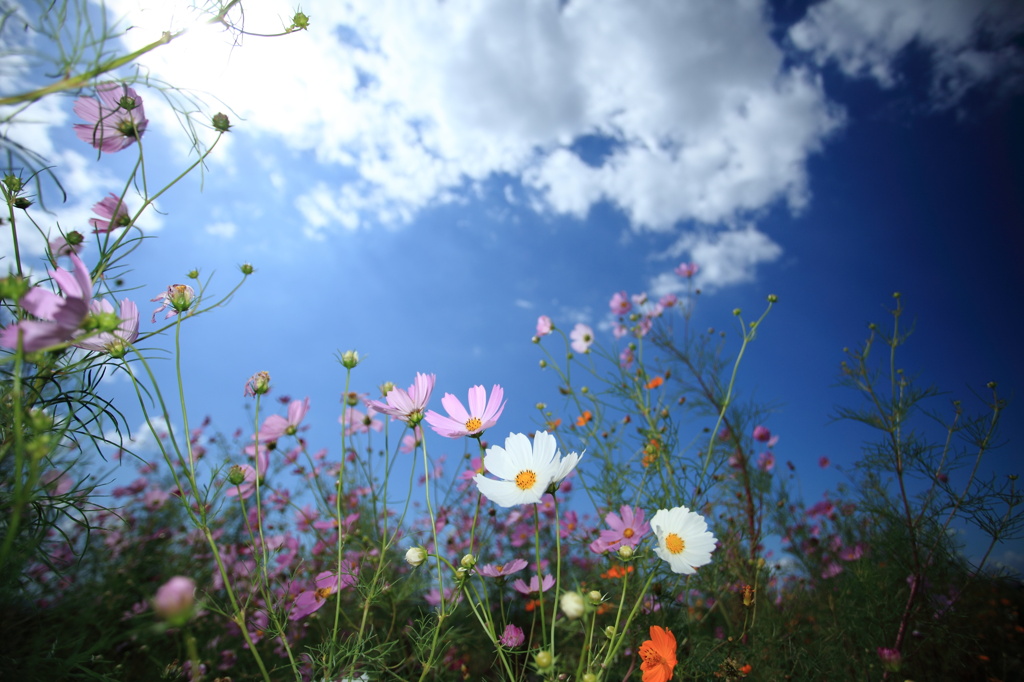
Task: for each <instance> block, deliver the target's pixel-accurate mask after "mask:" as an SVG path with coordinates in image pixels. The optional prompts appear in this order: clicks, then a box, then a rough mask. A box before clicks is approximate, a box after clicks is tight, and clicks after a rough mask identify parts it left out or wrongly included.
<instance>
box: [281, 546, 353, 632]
mask: <svg viewBox="0 0 1024 682" xmlns="http://www.w3.org/2000/svg"><path fill="white" fill-rule="evenodd" d="M344 564H345V567H344V568H343V569H342V576H341V577H340V578H339V577H338V576H337V575H335V574H334V573H332V572H330V571H324V572H323V573H321V574H319V575H318V576H317V577H316V588H315V589H313V590H307V591H305V592H300V593H299V595H298V596H297V597H295V601H294V603H292V611H291V613H289V614H288V619H289V620H299V619H300V618H305V617H306V616H308V615H309V614H311V613H313V612H314V611H316V610H317V609H319V608H320V607H321V606H323V605H324V604H325V603H326V601H327V598H328V597H330V596H331V595H332V594H334V593H335V592H337V591H338V590H340V589H341V588H342V587H351V586H352V585H355V584H356V579H355V567H354V566H352V564H351V563H349V562H347V561H346V562H344Z"/></svg>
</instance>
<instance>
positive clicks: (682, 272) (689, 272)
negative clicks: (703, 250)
mask: <svg viewBox="0 0 1024 682" xmlns="http://www.w3.org/2000/svg"><path fill="white" fill-rule="evenodd" d="M698 270H700V266H699V265H697V264H696V263H680V264H679V265H678V266H677V267H676V269H675V273H676V274H677V275H679V276H680V277H685V278H686V279H690V278H691V277H693V276H694V275H696V274H697V271H698Z"/></svg>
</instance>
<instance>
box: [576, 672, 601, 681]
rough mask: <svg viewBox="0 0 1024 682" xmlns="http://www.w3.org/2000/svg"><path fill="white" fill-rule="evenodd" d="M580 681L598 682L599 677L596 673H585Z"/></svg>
mask: <svg viewBox="0 0 1024 682" xmlns="http://www.w3.org/2000/svg"><path fill="white" fill-rule="evenodd" d="M580 680H581V682H597V675H595V674H594V673H584V675H583V677H581V678H580Z"/></svg>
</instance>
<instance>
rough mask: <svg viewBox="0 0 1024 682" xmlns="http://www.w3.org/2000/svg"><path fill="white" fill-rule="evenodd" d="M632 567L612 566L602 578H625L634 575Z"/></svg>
mask: <svg viewBox="0 0 1024 682" xmlns="http://www.w3.org/2000/svg"><path fill="white" fill-rule="evenodd" d="M632 572H633V567H632V566H612V567H611V568H609V569H608V570H607V571H605V572H604V573H602V574H601V577H602V578H625V577H626V574H627V573H632Z"/></svg>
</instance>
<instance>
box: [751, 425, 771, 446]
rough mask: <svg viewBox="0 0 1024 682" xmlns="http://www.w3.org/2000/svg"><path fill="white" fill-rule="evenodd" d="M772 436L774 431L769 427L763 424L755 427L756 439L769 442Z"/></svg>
mask: <svg viewBox="0 0 1024 682" xmlns="http://www.w3.org/2000/svg"><path fill="white" fill-rule="evenodd" d="M771 437H772V432H771V431H769V430H768V428H767V427H764V426H761V425H760V424H758V425H757V426H755V427H754V440H756V441H760V442H762V443H767V442H768V440H769V439H770V438H771Z"/></svg>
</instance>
